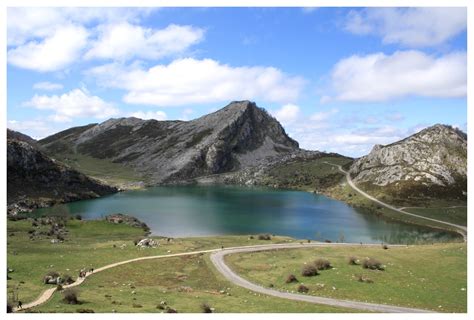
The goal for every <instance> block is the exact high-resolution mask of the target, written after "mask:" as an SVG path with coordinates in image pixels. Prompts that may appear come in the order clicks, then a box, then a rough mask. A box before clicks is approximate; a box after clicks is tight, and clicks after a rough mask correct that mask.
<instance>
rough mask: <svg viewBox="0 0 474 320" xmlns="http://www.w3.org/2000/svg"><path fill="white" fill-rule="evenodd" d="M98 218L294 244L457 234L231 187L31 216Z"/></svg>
mask: <svg viewBox="0 0 474 320" xmlns="http://www.w3.org/2000/svg"><path fill="white" fill-rule="evenodd" d="M58 213H62V214H64V213H68V214H71V215H76V214H80V215H81V216H82V217H83V218H84V219H98V218H101V217H104V216H106V215H107V214H110V213H125V214H129V215H132V216H135V217H137V218H138V219H140V220H141V221H143V222H145V223H146V224H147V225H148V226H149V227H150V229H151V231H152V234H153V235H162V236H170V237H187V236H207V235H236V234H248V235H250V234H259V233H270V234H278V235H285V236H291V237H295V238H299V239H312V240H320V241H323V240H331V241H333V242H336V241H346V242H363V243H369V242H371V243H373V242H386V243H414V242H419V241H426V242H438V241H447V240H452V239H454V238H456V237H458V235H456V234H454V233H450V232H443V231H434V230H432V229H429V228H423V227H418V226H414V225H409V224H404V223H399V222H394V221H388V220H384V219H382V218H379V217H377V216H375V215H373V214H370V213H367V212H364V211H363V210H360V209H355V208H352V207H350V206H348V205H346V204H345V203H343V202H340V201H336V200H332V199H330V198H327V197H325V196H322V195H317V194H312V193H308V192H300V191H286V190H274V189H267V188H254V187H248V188H247V187H234V186H232V187H231V186H171V187H170V186H166V187H153V188H149V189H146V190H140V191H127V192H121V193H117V194H113V195H110V196H105V197H102V198H98V199H93V200H83V201H77V202H71V203H68V204H64V205H58V206H54V207H51V208H44V209H38V210H36V211H35V214H45V215H47V214H58Z"/></svg>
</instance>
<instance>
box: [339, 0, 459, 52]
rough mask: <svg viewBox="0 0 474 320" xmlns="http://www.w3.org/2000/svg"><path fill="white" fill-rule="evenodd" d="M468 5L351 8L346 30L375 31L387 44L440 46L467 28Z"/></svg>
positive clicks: (369, 32) (371, 32) (365, 32)
mask: <svg viewBox="0 0 474 320" xmlns="http://www.w3.org/2000/svg"><path fill="white" fill-rule="evenodd" d="M466 26H467V10H466V8H445V7H443V8H441V7H440V8H367V9H364V10H352V11H350V12H349V14H348V16H347V21H346V22H345V29H346V30H347V31H349V32H352V33H355V34H375V35H379V36H381V37H382V41H383V42H384V43H386V44H401V45H404V46H407V47H425V46H435V45H440V44H442V43H444V42H446V41H447V40H449V39H450V38H452V37H454V36H456V35H457V34H459V33H460V32H462V31H463V30H465V29H466Z"/></svg>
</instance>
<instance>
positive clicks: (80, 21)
mask: <svg viewBox="0 0 474 320" xmlns="http://www.w3.org/2000/svg"><path fill="white" fill-rule="evenodd" d="M155 10H157V8H73V7H62V8H52V7H50V8H41V7H40V8H38V7H35V8H33V7H31V8H25V7H10V8H7V44H8V45H9V46H17V45H21V44H24V43H26V42H27V41H29V40H31V39H37V38H44V37H49V36H51V35H52V34H54V32H55V31H56V30H57V29H58V27H60V26H65V25H70V24H76V25H87V24H90V23H97V22H100V23H114V22H118V21H120V22H123V21H129V22H137V21H138V20H139V19H140V18H141V17H144V16H146V15H148V14H149V13H150V12H152V11H155Z"/></svg>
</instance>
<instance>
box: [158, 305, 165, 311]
mask: <svg viewBox="0 0 474 320" xmlns="http://www.w3.org/2000/svg"><path fill="white" fill-rule="evenodd" d="M156 308H157V309H160V310H165V307H164V306H162V305H161V304H159V305H157V306H156Z"/></svg>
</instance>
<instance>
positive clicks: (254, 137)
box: [40, 101, 299, 183]
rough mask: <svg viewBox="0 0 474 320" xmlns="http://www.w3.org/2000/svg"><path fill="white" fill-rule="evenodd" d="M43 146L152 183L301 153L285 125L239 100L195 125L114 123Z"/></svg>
mask: <svg viewBox="0 0 474 320" xmlns="http://www.w3.org/2000/svg"><path fill="white" fill-rule="evenodd" d="M71 132H72V133H73V134H71ZM40 144H41V145H42V146H43V148H44V149H45V150H46V151H47V152H51V153H53V154H55V153H71V152H77V153H81V154H85V155H88V156H92V157H95V158H100V159H109V160H111V161H113V162H117V163H122V164H124V165H127V166H131V167H132V168H134V169H135V170H136V171H138V172H141V173H143V174H145V175H147V176H148V177H150V180H151V181H152V183H160V182H172V181H179V180H187V179H192V178H194V177H198V176H202V175H208V174H214V173H222V172H228V171H233V170H238V169H241V168H246V167H249V166H255V165H258V164H259V163H261V162H262V161H265V159H266V158H268V157H274V156H278V155H280V154H288V153H290V152H292V151H295V150H298V149H299V147H298V143H297V142H296V141H294V140H293V139H291V138H290V137H289V136H288V135H287V134H286V132H285V130H284V129H283V127H282V126H281V125H280V123H278V121H277V120H276V119H275V118H273V117H272V116H271V115H270V114H269V113H268V112H266V111H265V110H264V109H261V108H259V107H258V106H257V105H256V104H255V103H254V102H251V101H234V102H231V103H230V104H228V105H227V106H225V107H224V108H222V109H220V110H217V111H215V112H213V113H211V114H208V115H205V116H202V117H200V118H198V119H194V120H191V121H156V120H142V119H137V118H119V119H110V120H107V121H105V122H103V123H100V124H95V125H91V126H88V127H81V128H78V129H74V128H72V129H69V132H68V134H67V135H66V134H62V133H58V134H56V135H55V136H53V138H51V137H49V138H46V139H44V140H41V141H40Z"/></svg>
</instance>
